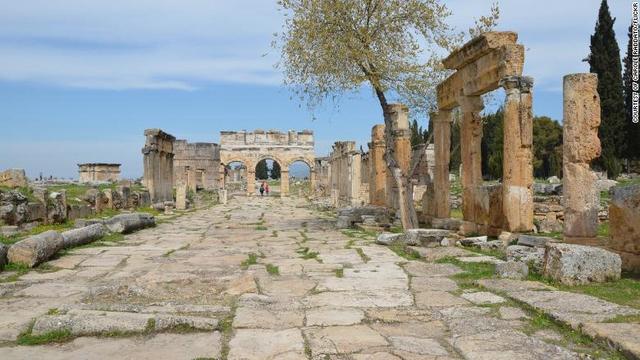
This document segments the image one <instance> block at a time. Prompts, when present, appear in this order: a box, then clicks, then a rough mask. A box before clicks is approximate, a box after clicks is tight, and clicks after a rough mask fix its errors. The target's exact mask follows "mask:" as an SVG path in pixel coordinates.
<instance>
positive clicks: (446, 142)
mask: <svg viewBox="0 0 640 360" xmlns="http://www.w3.org/2000/svg"><path fill="white" fill-rule="evenodd" d="M431 121H433V139H434V140H433V142H434V146H435V163H436V165H435V169H434V170H435V171H434V172H435V174H434V179H433V188H434V194H433V201H434V202H435V206H431V208H432V209H433V212H434V214H429V215H432V216H434V217H436V218H439V219H445V218H449V217H450V211H451V209H450V205H449V191H450V184H449V161H450V160H451V111H448V110H440V111H439V112H438V113H437V114H433V115H432V116H431ZM425 205H427V204H423V208H424V207H425Z"/></svg>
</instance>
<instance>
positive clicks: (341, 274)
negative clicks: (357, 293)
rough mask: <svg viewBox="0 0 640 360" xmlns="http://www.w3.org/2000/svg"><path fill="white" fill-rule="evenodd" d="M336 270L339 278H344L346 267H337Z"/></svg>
mask: <svg viewBox="0 0 640 360" xmlns="http://www.w3.org/2000/svg"><path fill="white" fill-rule="evenodd" d="M335 272H336V277H338V278H343V277H344V269H343V268H339V269H336V270H335Z"/></svg>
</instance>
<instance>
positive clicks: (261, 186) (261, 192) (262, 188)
mask: <svg viewBox="0 0 640 360" xmlns="http://www.w3.org/2000/svg"><path fill="white" fill-rule="evenodd" d="M260 196H264V182H262V184H260Z"/></svg>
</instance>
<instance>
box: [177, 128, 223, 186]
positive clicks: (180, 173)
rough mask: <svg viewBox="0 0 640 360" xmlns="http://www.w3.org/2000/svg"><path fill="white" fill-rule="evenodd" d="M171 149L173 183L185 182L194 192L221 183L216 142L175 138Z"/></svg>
mask: <svg viewBox="0 0 640 360" xmlns="http://www.w3.org/2000/svg"><path fill="white" fill-rule="evenodd" d="M173 151H174V157H173V174H174V176H173V178H174V180H173V182H174V184H176V185H180V184H185V185H186V186H187V188H188V189H189V190H191V191H194V192H195V191H196V189H205V190H215V189H218V188H219V187H220V186H221V185H222V183H221V179H220V146H219V145H218V144H214V143H201V142H199V143H189V142H187V140H176V141H175V142H174V144H173Z"/></svg>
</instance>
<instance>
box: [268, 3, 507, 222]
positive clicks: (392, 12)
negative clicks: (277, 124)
mask: <svg viewBox="0 0 640 360" xmlns="http://www.w3.org/2000/svg"><path fill="white" fill-rule="evenodd" d="M278 4H279V7H280V10H281V11H282V12H283V14H284V17H285V21H284V25H283V30H282V32H281V33H278V34H276V39H275V41H274V46H275V47H277V48H280V49H281V60H280V62H279V64H278V66H279V67H280V68H282V70H283V72H284V82H285V84H286V85H288V86H290V87H291V88H292V89H293V90H294V92H295V93H296V94H297V95H298V96H299V97H300V99H301V100H302V101H303V102H305V103H306V104H307V105H309V106H310V107H312V108H313V107H315V106H316V105H318V104H320V103H322V102H323V101H325V100H328V99H336V98H338V97H339V96H340V95H341V94H343V93H346V92H351V91H358V90H360V89H361V87H362V86H363V85H369V86H370V87H371V89H372V90H373V93H374V94H375V96H376V97H377V99H378V101H379V102H380V106H381V108H382V113H383V116H384V123H385V128H386V133H385V141H386V143H387V146H386V153H385V162H386V164H387V166H388V168H389V171H390V174H391V175H392V176H393V178H394V180H395V182H396V184H397V186H398V189H399V190H400V191H399V193H400V194H399V201H400V204H399V206H400V214H401V218H402V225H403V227H404V228H405V229H410V228H415V227H417V226H418V220H417V216H416V212H415V209H414V205H413V200H412V198H413V196H412V191H413V190H412V187H411V184H410V182H409V179H408V178H407V175H408V174H404V173H403V171H402V169H401V168H400V167H399V166H398V159H397V158H396V154H395V153H394V151H393V146H392V136H391V135H392V134H391V130H392V126H391V125H392V124H391V118H390V116H388V114H389V113H388V111H387V110H388V104H389V101H388V99H391V98H393V99H395V100H396V101H400V102H402V103H404V104H405V105H407V106H408V107H409V108H410V110H411V111H412V112H413V113H414V114H415V113H422V114H426V113H427V111H429V109H430V108H432V106H433V104H434V102H435V101H434V100H435V96H434V94H435V91H434V90H435V86H436V85H437V84H438V83H440V82H441V81H442V80H444V79H445V77H446V76H447V75H448V73H447V72H446V71H444V69H443V68H442V66H441V62H440V60H441V58H440V57H441V56H442V55H446V54H448V53H449V52H450V51H452V50H453V49H454V48H455V47H456V46H459V45H460V44H461V42H462V40H463V34H461V33H456V32H454V31H453V29H452V28H451V27H450V26H449V25H448V24H447V23H446V21H445V20H446V19H447V17H448V16H449V15H450V11H449V10H448V9H447V8H446V7H445V5H443V4H441V3H440V1H439V0H280V1H279V2H278ZM497 18H498V9H497V6H495V5H494V7H493V8H492V13H491V15H489V16H487V17H481V18H480V19H478V20H476V24H475V26H474V27H473V28H472V30H470V32H469V33H470V35H471V36H474V35H476V34H477V33H480V32H482V31H485V30H486V29H488V28H490V27H492V26H493V24H494V23H495V21H496V20H497Z"/></svg>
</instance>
